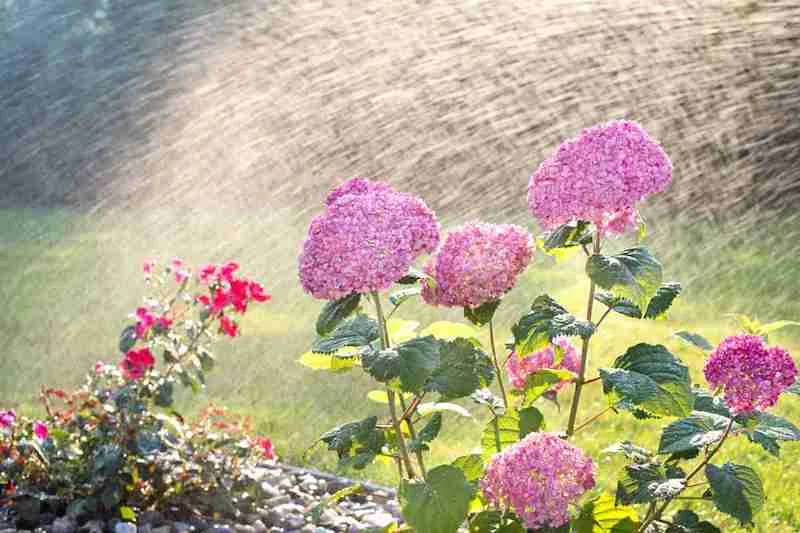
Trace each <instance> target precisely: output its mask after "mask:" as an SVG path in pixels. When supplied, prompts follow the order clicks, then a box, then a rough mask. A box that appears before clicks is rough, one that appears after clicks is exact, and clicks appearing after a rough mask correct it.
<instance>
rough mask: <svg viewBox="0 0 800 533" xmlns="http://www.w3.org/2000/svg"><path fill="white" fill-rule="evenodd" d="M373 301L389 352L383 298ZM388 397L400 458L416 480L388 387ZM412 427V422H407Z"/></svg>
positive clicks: (393, 395)
mask: <svg viewBox="0 0 800 533" xmlns="http://www.w3.org/2000/svg"><path fill="white" fill-rule="evenodd" d="M372 300H373V302H375V313H376V314H377V315H378V330H379V331H380V336H381V349H382V350H387V349H388V348H389V332H388V331H387V329H386V321H385V319H384V317H383V309H382V308H381V298H380V296H378V293H377V292H373V293H372ZM386 396H387V398H388V400H389V415H390V416H391V418H392V427H394V432H395V435H396V436H397V447H398V448H399V450H400V457H401V458H402V460H403V464H405V467H406V473H407V474H408V476H409V477H410V478H415V477H416V474H415V473H414V467H413V466H412V464H411V457H409V455H408V448H407V447H406V439H405V437H403V431H402V428H401V427H400V420H399V419H398V418H397V405H396V404H395V393H394V391H393V390H392V389H390V388H389V387H388V386H387V387H386ZM407 423H408V425H409V427H411V421H408V422H407Z"/></svg>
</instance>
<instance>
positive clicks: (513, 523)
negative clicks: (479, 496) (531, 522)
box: [469, 511, 527, 533]
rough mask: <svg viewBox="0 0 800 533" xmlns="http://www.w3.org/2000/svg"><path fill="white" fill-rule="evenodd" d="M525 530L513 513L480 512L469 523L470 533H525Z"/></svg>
mask: <svg viewBox="0 0 800 533" xmlns="http://www.w3.org/2000/svg"><path fill="white" fill-rule="evenodd" d="M526 531H527V530H526V529H525V526H523V525H522V522H520V520H519V518H517V516H516V515H514V513H511V512H502V511H481V512H480V513H478V514H476V515H475V516H473V517H472V518H471V519H470V521H469V532H470V533H525V532H526Z"/></svg>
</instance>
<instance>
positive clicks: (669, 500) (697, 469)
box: [639, 418, 733, 532]
mask: <svg viewBox="0 0 800 533" xmlns="http://www.w3.org/2000/svg"><path fill="white" fill-rule="evenodd" d="M732 428H733V419H732V418H731V419H730V422H728V427H726V428H725V433H723V434H722V438H721V439H720V440H719V443H717V446H716V447H715V448H714V449H713V450H711V452H710V453H709V454H708V455H706V456H705V458H703V460H702V461H700V464H698V465H697V466H696V467H695V469H694V470H692V471H691V473H690V474H689V475H688V476H686V485H685V486H684V488H683V489H681V490H680V491H678V492H676V493H675V494H674V495H673V496H672V497H670V498H667V500H666V501H665V502H664V503H663V504H662V505H661V507H659V508H658V510H657V511H656V512H655V513H654V514H653V515H652V516H651V517H650V518H649V519H647V520H645V521H644V522H642V525H641V526H640V527H639V531H640V532H643V531H646V530H647V526H649V525H650V524H651V523H652V522H653V521H654V520H658V519H660V518H661V515H662V514H664V511H666V510H667V506H669V504H670V503H672V500H674V499H676V498H678V496H680V494H681V492H683V491H684V490H686V489H687V488H688V486H689V481H691V480H692V478H693V477H694V476H696V475H697V474H698V473H699V472H700V471H701V470H703V468H704V467H705V466H706V465H707V464H708V463H709V461H711V459H712V458H713V457H714V455H716V453H717V452H718V451H719V449H720V448H722V444H723V443H724V442H725V439H726V438H728V435H730V433H731V429H732ZM687 498H688V497H686V496H684V497H682V498H681V499H687ZM692 499H695V498H692ZM696 499H706V498H696Z"/></svg>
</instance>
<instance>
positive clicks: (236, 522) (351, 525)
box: [0, 464, 402, 533]
mask: <svg viewBox="0 0 800 533" xmlns="http://www.w3.org/2000/svg"><path fill="white" fill-rule="evenodd" d="M251 475H252V476H253V477H254V478H255V479H257V480H258V482H259V483H260V485H261V489H262V493H263V494H264V498H263V499H261V500H260V501H256V502H249V501H243V502H236V504H237V507H239V508H240V509H242V510H240V511H236V514H235V515H234V516H231V517H229V519H228V520H225V519H220V518H218V517H215V518H211V517H199V516H192V517H188V518H187V517H186V516H184V517H183V518H182V519H180V520H173V519H171V518H170V512H169V511H168V510H149V511H142V512H140V513H138V516H137V520H136V523H135V524H134V523H131V522H122V521H120V520H119V519H118V518H113V519H110V520H107V521H104V520H97V519H93V520H89V521H84V522H78V521H77V520H76V519H75V518H73V517H71V516H61V517H54V516H52V515H49V516H47V515H45V514H43V516H42V518H43V520H41V522H42V523H40V524H39V527H37V528H36V529H35V530H34V532H33V533H201V532H205V533H267V532H269V533H352V532H358V531H366V530H369V529H376V528H379V529H382V528H384V527H386V526H387V525H389V524H391V523H392V522H398V523H401V522H402V520H401V517H400V505H399V504H398V502H397V499H396V494H395V491H394V490H392V489H389V488H386V487H382V486H379V485H374V484H372V483H368V482H360V484H361V485H362V490H361V491H360V492H359V493H357V494H354V495H351V496H349V497H347V498H344V499H342V500H341V501H338V502H330V503H329V504H328V505H326V506H324V507H323V508H322V509H321V510H320V509H317V511H316V513H312V510H314V509H315V508H317V507H318V506H319V505H320V504H321V503H323V502H324V501H325V500H326V498H328V497H329V496H331V495H332V494H333V493H335V492H337V491H339V490H341V489H343V488H345V487H349V486H351V485H353V484H356V483H359V482H356V481H353V480H350V479H347V478H342V477H339V476H336V475H333V474H328V473H324V472H318V471H315V470H308V469H303V468H297V467H292V466H288V465H281V464H270V465H262V466H260V467H257V468H255V469H254V470H253V472H251ZM7 511H9V510H3V509H0V516H7V517H8V520H7V521H6V522H3V521H0V533H24V532H25V531H27V530H24V529H18V528H15V527H13V526H14V523H13V511H12V512H11V513H7ZM315 518H316V520H315Z"/></svg>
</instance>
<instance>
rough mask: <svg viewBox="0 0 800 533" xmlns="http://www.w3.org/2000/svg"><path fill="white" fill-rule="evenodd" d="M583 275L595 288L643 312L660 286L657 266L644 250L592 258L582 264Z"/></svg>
mask: <svg viewBox="0 0 800 533" xmlns="http://www.w3.org/2000/svg"><path fill="white" fill-rule="evenodd" d="M586 274H587V275H588V276H589V277H590V278H591V279H592V281H594V282H595V283H596V284H597V285H598V286H599V287H601V288H603V289H606V290H608V291H610V292H611V294H613V295H614V296H616V297H618V298H625V299H627V300H629V301H630V302H632V303H633V304H634V305H636V306H637V307H639V309H647V304H648V302H649V301H650V298H652V297H653V296H655V294H656V291H657V290H658V288H659V286H660V285H661V278H662V271H661V263H659V262H658V260H657V259H656V258H655V257H653V256H652V255H651V254H650V252H649V251H648V250H647V248H644V247H642V246H637V247H635V248H629V249H627V250H623V251H622V252H620V253H618V254H616V255H613V256H607V255H601V254H594V255H591V256H590V257H589V259H588V260H587V261H586Z"/></svg>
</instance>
